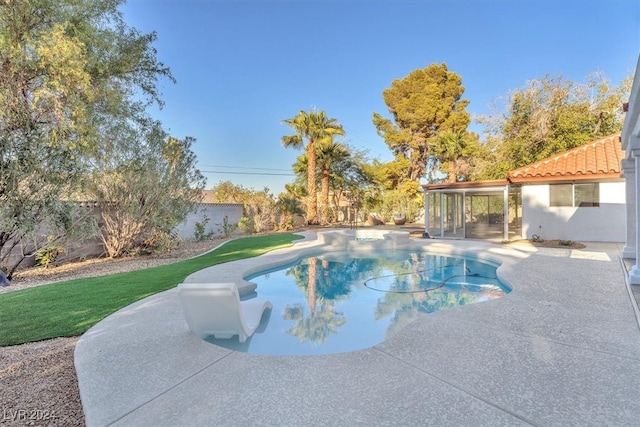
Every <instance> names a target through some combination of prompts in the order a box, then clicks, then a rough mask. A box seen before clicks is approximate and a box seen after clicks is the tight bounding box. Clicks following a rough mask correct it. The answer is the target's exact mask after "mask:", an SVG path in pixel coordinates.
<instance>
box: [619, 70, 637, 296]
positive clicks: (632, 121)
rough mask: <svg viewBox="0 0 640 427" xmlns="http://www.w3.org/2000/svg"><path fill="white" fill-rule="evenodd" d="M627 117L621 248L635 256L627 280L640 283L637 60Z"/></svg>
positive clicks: (624, 253)
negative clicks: (624, 210) (624, 220)
mask: <svg viewBox="0 0 640 427" xmlns="http://www.w3.org/2000/svg"><path fill="white" fill-rule="evenodd" d="M625 109H626V112H627V114H626V117H625V120H624V125H623V127H622V135H621V138H620V142H621V146H622V148H623V149H624V150H625V153H626V156H625V158H624V160H623V161H622V170H623V177H624V179H625V184H626V187H625V188H626V197H627V212H626V214H627V217H626V230H627V231H626V239H625V242H626V243H625V246H624V247H623V249H622V257H623V258H625V259H635V263H634V265H633V267H631V269H630V270H629V283H630V284H632V285H640V266H639V264H638V253H640V226H639V224H640V210H639V209H638V206H637V205H638V200H640V194H638V193H640V59H639V60H638V65H637V66H636V73H635V76H634V79H633V84H632V86H631V95H630V97H629V103H628V104H627V105H626V108H625Z"/></svg>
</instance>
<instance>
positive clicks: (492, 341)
mask: <svg viewBox="0 0 640 427" xmlns="http://www.w3.org/2000/svg"><path fill="white" fill-rule="evenodd" d="M306 237H307V239H306V240H304V241H300V242H299V243H296V244H295V245H294V246H293V247H292V248H287V249H282V250H278V251H274V252H271V253H269V254H267V255H264V256H263V257H260V258H252V259H246V260H241V261H236V262H232V263H226V264H220V265H217V266H214V267H210V268H209V269H207V272H206V274H208V275H209V276H210V277H215V281H230V280H234V281H238V280H241V278H242V275H243V273H244V272H246V271H248V270H250V269H251V268H254V267H255V266H256V265H259V264H272V263H277V262H279V261H281V260H283V259H287V258H290V257H291V256H292V252H293V251H297V250H305V251H311V250H313V249H314V247H315V246H316V245H318V242H317V241H316V240H314V237H315V236H314V235H313V233H311V234H308V235H307V236H306ZM411 245H412V247H416V248H424V249H425V250H429V251H435V252H441V253H483V254H487V255H488V256H490V257H491V258H493V259H497V260H500V261H501V262H502V266H501V267H500V269H499V274H500V277H501V279H503V280H504V281H506V282H507V283H508V284H509V285H510V286H511V287H512V288H513V290H512V292H511V293H510V294H508V295H507V296H505V297H503V298H500V299H497V300H493V301H488V302H483V303H478V304H473V305H468V306H460V307H457V308H453V309H448V310H445V311H441V312H436V313H433V314H429V315H425V316H422V317H420V318H418V319H417V320H415V321H414V322H412V323H410V324H409V325H408V326H407V327H405V328H404V329H403V330H402V331H401V332H399V333H398V334H397V335H395V336H394V337H392V338H390V339H387V340H386V341H384V342H383V343H381V344H379V345H376V346H374V347H371V348H368V349H365V350H361V351H356V352H351V353H342V354H332V355H325V356H312V357H305V356H256V355H248V354H245V353H240V352H234V351H231V350H228V349H225V348H222V347H218V346H215V345H212V344H209V343H207V342H204V341H202V340H200V339H199V338H197V337H196V336H195V335H193V334H191V333H190V332H189V330H188V329H187V325H186V322H185V320H184V316H183V314H182V310H181V307H180V305H179V302H178V298H177V292H176V290H175V289H172V290H169V291H166V292H164V293H160V294H157V295H153V296H151V297H149V298H146V299H144V300H142V301H140V302H138V303H136V304H133V305H131V306H129V307H126V308H124V309H122V310H120V311H119V312H117V313H115V314H114V315H112V316H110V317H108V318H106V319H105V320H103V321H102V322H100V323H98V324H97V325H95V326H94V327H93V328H91V329H90V330H89V331H88V332H87V333H85V334H84V335H83V336H82V337H81V339H80V341H79V342H78V344H77V347H76V352H75V364H76V369H77V374H78V380H79V385H80V393H81V397H82V403H83V409H84V412H85V416H86V422H87V425H88V426H107V425H113V426H117V425H136V426H145V425H149V426H163V425H166V426H178V425H180V426H183V425H184V426H187V425H229V426H231V425H238V426H246V425H287V426H294V425H295V426H305V425H323V424H324V425H436V426H467V425H469V426H471V425H473V426H485V425H486V426H499V425H508V426H514V425H545V426H571V425H580V426H590V425H592V426H603V425H634V424H636V423H637V420H638V419H640V404H638V391H639V390H640V382H639V380H638V378H640V324H639V320H638V319H639V314H638V308H637V304H636V302H635V300H634V298H633V295H632V291H631V288H630V287H629V286H628V285H627V284H626V281H625V277H626V275H625V273H624V265H623V263H622V262H621V260H620V251H621V249H622V244H615V243H587V247H586V248H584V249H581V250H576V249H554V248H534V247H526V246H511V245H510V246H505V245H500V244H495V243H491V242H486V241H472V240H464V241H452V240H434V239H412V242H411ZM259 292H260V290H259V289H258V294H259Z"/></svg>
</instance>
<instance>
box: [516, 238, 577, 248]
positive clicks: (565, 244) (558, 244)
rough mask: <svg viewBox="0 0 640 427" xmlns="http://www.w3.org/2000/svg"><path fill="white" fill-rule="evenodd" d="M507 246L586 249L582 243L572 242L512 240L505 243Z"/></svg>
mask: <svg viewBox="0 0 640 427" xmlns="http://www.w3.org/2000/svg"><path fill="white" fill-rule="evenodd" d="M505 244H507V245H525V246H535V247H537V248H561V249H584V248H586V247H587V245H585V244H584V243H580V242H574V241H573V240H538V241H533V240H524V239H523V240H512V241H509V242H505Z"/></svg>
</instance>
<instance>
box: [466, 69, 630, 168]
mask: <svg viewBox="0 0 640 427" xmlns="http://www.w3.org/2000/svg"><path fill="white" fill-rule="evenodd" d="M630 83H631V76H629V77H628V78H627V79H625V80H624V81H622V82H621V83H620V85H619V86H618V87H611V86H610V84H609V83H608V81H607V79H606V78H605V77H604V76H603V75H602V74H593V75H591V76H589V78H588V80H587V82H586V83H584V84H576V83H574V82H572V81H569V80H565V79H563V78H562V77H558V78H552V77H550V76H549V75H547V76H545V77H544V78H542V79H538V80H532V81H530V82H528V83H527V84H526V85H525V87H523V88H521V89H518V90H516V91H514V92H513V93H511V94H510V95H509V97H508V99H507V101H506V104H507V109H508V111H507V113H506V114H501V113H495V114H492V115H491V116H483V117H480V118H479V122H480V123H482V124H484V125H485V126H486V127H487V141H486V143H485V153H484V156H483V162H482V163H480V164H479V165H478V166H479V167H478V170H477V171H476V173H475V174H476V176H477V177H478V178H481V179H502V178H504V177H505V176H506V173H507V172H508V171H509V170H512V169H516V168H518V167H521V166H525V165H528V164H530V163H533V162H536V161H539V160H542V159H544V158H547V157H549V156H552V155H554V154H557V153H560V152H563V151H566V150H569V149H571V148H575V147H578V146H580V145H583V144H586V143H588V142H591V141H593V140H594V139H597V138H600V137H603V136H607V135H611V134H614V133H616V132H619V131H620V130H621V129H622V123H623V120H624V117H623V113H622V103H623V101H624V100H626V99H627V98H628V94H629V90H630V87H631V86H630Z"/></svg>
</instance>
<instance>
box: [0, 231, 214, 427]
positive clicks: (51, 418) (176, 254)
mask: <svg viewBox="0 0 640 427" xmlns="http://www.w3.org/2000/svg"><path fill="white" fill-rule="evenodd" d="M220 243H222V240H210V241H206V242H191V243H183V244H182V245H181V246H180V247H179V248H178V249H176V250H173V251H172V252H170V253H167V254H162V255H158V256H140V257H136V258H127V259H120V260H108V259H99V260H89V261H85V262H79V263H73V264H67V265H64V266H60V267H55V268H49V269H43V268H34V269H29V270H25V271H21V272H20V273H18V274H16V275H14V278H13V280H12V282H11V285H10V286H7V287H0V293H5V292H12V291H17V290H20V289H24V288H28V287H32V286H40V285H46V284H51V283H55V282H59V281H63V280H70V279H76V278H83V277H94V276H101V275H105V274H113V273H119V272H126V271H133V270H139V269H143V268H149V267H154V266H157V265H164V264H169V263H172V262H177V261H180V260H183V259H187V258H190V257H193V256H196V255H199V254H201V253H203V252H206V251H208V250H210V249H212V248H214V247H216V246H217V245H219V244H220ZM77 342H78V337H71V338H56V339H52V340H45V341H40V342H35V343H27V344H22V345H16V346H10V347H0V424H2V425H7V426H25V425H33V426H83V425H85V421H84V414H83V412H82V404H81V402H80V394H79V391H78V380H77V377H76V371H75V367H74V364H73V352H74V349H75V346H76V343H77Z"/></svg>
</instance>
